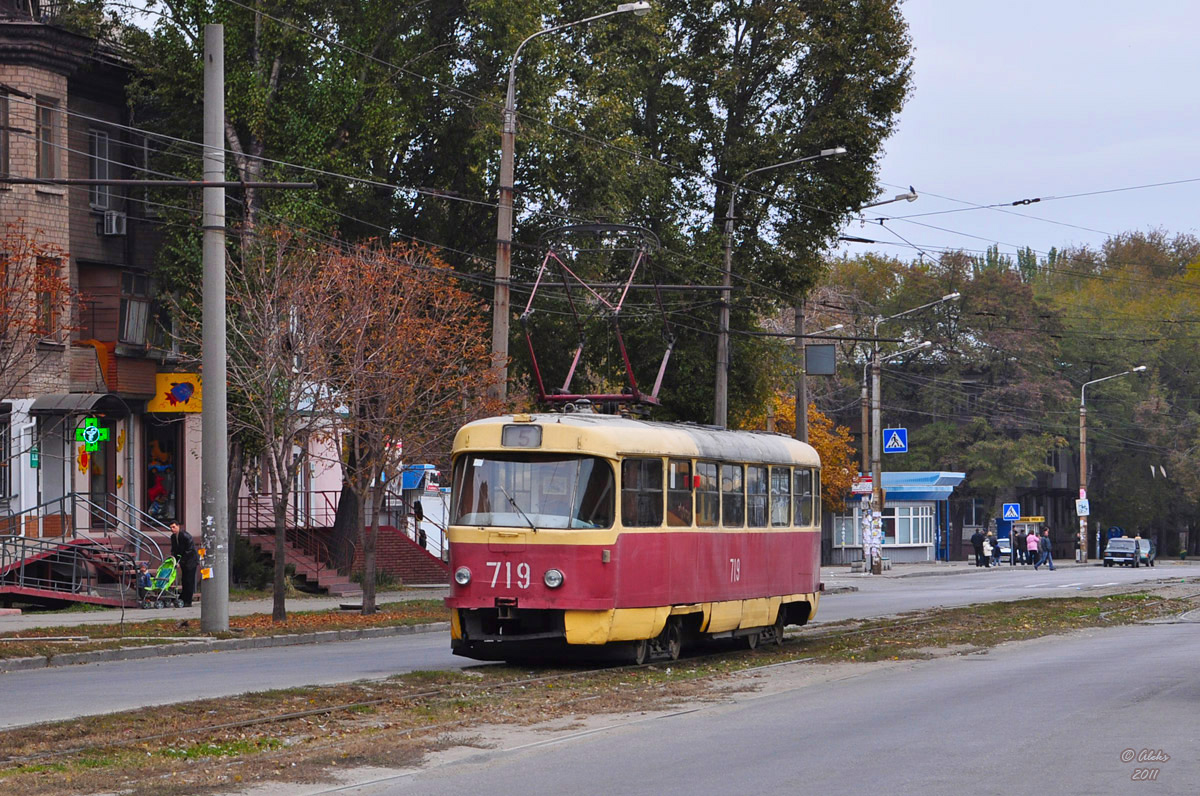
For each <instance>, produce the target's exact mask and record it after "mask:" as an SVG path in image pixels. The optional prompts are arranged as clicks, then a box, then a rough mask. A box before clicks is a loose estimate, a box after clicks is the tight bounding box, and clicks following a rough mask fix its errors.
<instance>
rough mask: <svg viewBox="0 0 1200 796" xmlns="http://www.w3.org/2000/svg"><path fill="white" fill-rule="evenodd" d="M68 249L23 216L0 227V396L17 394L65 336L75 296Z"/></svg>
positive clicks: (8, 396)
mask: <svg viewBox="0 0 1200 796" xmlns="http://www.w3.org/2000/svg"><path fill="white" fill-rule="evenodd" d="M66 262H67V253H66V252H65V251H63V250H62V249H60V248H58V247H57V246H53V245H50V244H46V243H43V242H41V241H39V240H38V233H37V231H36V230H33V231H31V230H30V229H28V228H27V227H26V226H25V225H24V224H23V223H21V222H12V223H8V224H5V226H4V229H3V232H2V233H0V400H4V399H5V398H11V397H14V396H16V395H19V394H21V393H22V392H23V391H24V390H25V388H26V382H27V380H28V378H29V376H30V375H31V374H32V373H34V372H35V371H36V370H37V369H38V368H39V367H41V366H42V365H43V363H45V361H46V359H47V357H49V356H50V354H51V353H52V352H53V350H54V349H53V348H52V347H47V346H43V345H41V343H42V342H44V341H46V340H53V341H55V342H59V343H62V342H66V334H67V333H68V332H69V331H71V330H72V329H73V328H74V326H73V324H74V320H75V319H74V312H73V310H74V309H76V307H75V305H76V304H77V303H78V300H79V296H78V293H77V292H76V291H74V290H73V289H72V288H71V283H70V281H69V279H68V278H67V276H66Z"/></svg>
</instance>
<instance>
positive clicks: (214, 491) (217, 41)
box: [199, 25, 229, 633]
mask: <svg viewBox="0 0 1200 796" xmlns="http://www.w3.org/2000/svg"><path fill="white" fill-rule="evenodd" d="M204 179H205V181H206V182H208V181H213V182H218V181H221V180H224V179H225V28H224V26H222V25H205V26H204ZM202 224H203V228H204V242H203V259H204V285H203V291H204V311H203V317H202V321H203V327H204V328H203V332H202V343H201V355H202V358H203V370H204V401H203V404H202V406H201V414H200V420H201V426H202V428H203V437H202V441H201V445H200V451H201V470H200V517H201V520H200V521H201V524H202V526H203V527H202V528H201V529H200V535H201V539H202V540H201V542H200V545H199V546H201V547H204V548H205V550H206V555H205V558H204V561H203V562H202V563H201V567H202V569H204V570H206V571H210V572H211V573H212V576H211V577H210V578H208V579H206V580H204V581H203V588H202V591H201V595H200V627H201V629H202V630H203V631H204V632H206V633H219V632H225V631H228V630H229V565H228V560H229V496H228V492H229V480H228V479H229V472H228V470H229V434H228V418H227V415H226V389H225V386H226V385H225V382H226V375H225V360H226V355H225V189H224V188H205V189H204V217H203V220H202Z"/></svg>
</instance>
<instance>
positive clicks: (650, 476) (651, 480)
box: [621, 459, 663, 528]
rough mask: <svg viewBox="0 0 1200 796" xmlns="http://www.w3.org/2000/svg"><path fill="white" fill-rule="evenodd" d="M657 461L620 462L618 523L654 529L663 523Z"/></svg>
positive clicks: (661, 478)
mask: <svg viewBox="0 0 1200 796" xmlns="http://www.w3.org/2000/svg"><path fill="white" fill-rule="evenodd" d="M662 471H663V466H662V460H661V459H626V460H625V461H623V462H621V522H622V523H624V524H625V525H626V526H627V527H631V528H635V527H641V528H646V527H654V526H658V525H662V521H663V477H662V475H663V472H662Z"/></svg>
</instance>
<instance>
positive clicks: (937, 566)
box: [821, 558, 1196, 579]
mask: <svg viewBox="0 0 1200 796" xmlns="http://www.w3.org/2000/svg"><path fill="white" fill-rule="evenodd" d="M1180 563H1182V564H1194V563H1196V561H1195V559H1194V558H1193V559H1189V560H1187V561H1182V562H1180V561H1176V560H1175V559H1162V558H1160V559H1158V560H1157V561H1155V564H1156V565H1157V566H1158V567H1168V568H1169V567H1171V566H1174V565H1177V564H1180ZM1100 566H1103V563H1102V561H1101V559H1098V558H1093V559H1089V560H1088V562H1087V563H1086V564H1080V563H1078V562H1076V561H1060V560H1058V559H1055V560H1054V568H1055V569H1074V568H1076V567H1100ZM997 569H1000V570H1013V571H1016V570H1020V569H1029V570H1032V569H1033V567H1031V566H1029V565H1028V564H1026V565H1021V564H1018V565H1017V566H1015V567H1014V566H1012V565H1010V564H1009V563H1008V562H1007V561H1005V562H1004V563H1003V564H1001V565H1000V566H999V567H992V568H990V569H989V568H985V567H977V566H975V561H974V559H972V560H970V561H923V562H920V563H917V564H899V563H893V564H892V568H891V569H889V570H887V571H886V572H883V573H882V574H880V575H872V574H870V573H869V572H851V571H850V567H849V566H848V565H847V566H825V567H821V576H822V577H824V578H838V579H841V578H923V577H930V576H937V575H965V574H967V573H970V572H992V571H995V570H997Z"/></svg>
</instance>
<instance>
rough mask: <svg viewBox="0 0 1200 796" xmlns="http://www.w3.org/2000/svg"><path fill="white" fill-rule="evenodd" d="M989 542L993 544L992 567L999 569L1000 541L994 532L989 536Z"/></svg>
mask: <svg viewBox="0 0 1200 796" xmlns="http://www.w3.org/2000/svg"><path fill="white" fill-rule="evenodd" d="M988 541H989V542H991V543H992V566H993V567H999V566H1000V540H999V539H997V538H996V534H995V533H994V532H993V533H992V534H990V535H989V536H988Z"/></svg>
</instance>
